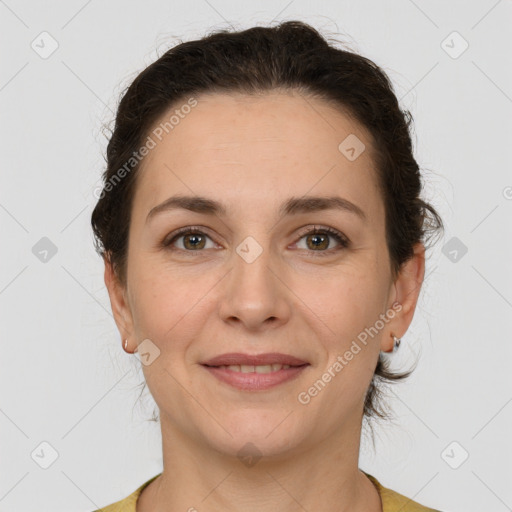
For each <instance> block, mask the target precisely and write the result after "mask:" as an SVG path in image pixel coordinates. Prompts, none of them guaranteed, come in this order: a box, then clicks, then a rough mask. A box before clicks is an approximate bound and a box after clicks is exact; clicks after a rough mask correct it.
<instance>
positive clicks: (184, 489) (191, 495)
mask: <svg viewBox="0 0 512 512" xmlns="http://www.w3.org/2000/svg"><path fill="white" fill-rule="evenodd" d="M161 421H162V448H163V455H164V469H163V472H162V474H161V475H160V476H159V477H158V478H157V479H155V480H154V481H153V482H151V484H149V485H148V487H146V488H145V489H144V491H143V492H142V494H141V495H140V497H139V500H138V502H137V512H160V511H163V510H186V511H190V512H195V511H200V512H217V511H220V510H222V511H223V512H235V511H239V510H241V509H242V510H248V511H253V510H254V511H258V512H275V510H276V508H277V505H278V508H279V510H280V511H282V512H297V511H298V510H305V511H312V510H322V511H324V512H348V511H350V512H363V511H364V512H382V504H381V500H380V496H379V493H378V491H377V489H376V488H375V487H374V486H373V484H372V483H371V482H370V480H369V479H368V478H367V477H366V475H364V474H363V473H362V472H361V471H360V470H359V468H358V459H359V445H360V433H361V425H360V423H359V425H357V424H356V425H355V426H354V425H353V426H352V428H350V426H347V425H345V426H344V428H343V429H340V431H337V432H335V433H333V434H332V435H331V436H327V437H325V438H324V440H323V441H322V442H321V443H315V444H314V446H313V447H310V448H309V449H304V450H302V451H301V452H300V453H298V452H297V451H294V452H293V454H291V453H290V454H288V455H282V454H281V455H279V456H265V457H261V458H260V459H257V458H255V459H252V460H250V459H244V460H241V459H240V458H239V457H236V456H227V455H225V454H221V453H219V452H218V451H215V450H213V449H212V448H211V447H210V446H208V445H205V444H201V443H200V442H197V441H195V440H194V441H192V440H191V438H190V437H189V436H187V435H186V434H185V433H183V432H181V431H180V430H178V429H176V428H174V427H173V426H172V424H171V423H170V422H169V421H168V418H167V419H166V418H165V417H163V416H162V418H161ZM244 461H245V462H244Z"/></svg>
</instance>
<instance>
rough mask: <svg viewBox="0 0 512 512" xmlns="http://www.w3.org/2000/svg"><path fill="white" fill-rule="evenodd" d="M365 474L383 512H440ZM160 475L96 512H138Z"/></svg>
mask: <svg viewBox="0 0 512 512" xmlns="http://www.w3.org/2000/svg"><path fill="white" fill-rule="evenodd" d="M363 473H364V474H365V475H366V476H367V477H368V478H369V479H370V481H371V482H372V483H373V485H375V487H376V488H377V490H378V491H379V494H380V498H381V501H382V510H383V512H440V511H439V510H434V509H433V508H428V507H424V506H423V505H420V504H419V503H417V502H415V501H412V500H411V499H409V498H407V497H405V496H403V495H402V494H399V493H397V492H395V491H392V490H391V489H387V488H386V487H382V485H381V484H380V483H379V481H378V480H377V479H376V478H375V477H373V476H372V475H369V474H368V473H365V472H364V471H363ZM160 475H161V473H159V474H158V475H156V476H154V477H153V478H151V479H150V480H148V481H147V482H146V483H144V484H142V485H141V486H140V487H139V488H138V489H137V490H136V491H134V492H133V493H132V494H130V495H129V496H128V497H126V498H125V499H124V500H121V501H116V502H115V503H112V505H108V506H107V507H103V508H100V509H98V510H95V511H94V512H136V509H135V504H136V503H137V498H138V497H139V495H140V493H141V492H142V490H143V489H144V487H146V486H147V485H149V484H150V483H151V482H152V481H153V480H154V479H155V478H157V477H159V476H160Z"/></svg>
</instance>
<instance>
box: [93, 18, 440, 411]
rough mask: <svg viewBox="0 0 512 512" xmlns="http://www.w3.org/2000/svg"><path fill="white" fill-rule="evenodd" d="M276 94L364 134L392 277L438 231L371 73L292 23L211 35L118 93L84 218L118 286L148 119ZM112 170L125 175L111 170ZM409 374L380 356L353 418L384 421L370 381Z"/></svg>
mask: <svg viewBox="0 0 512 512" xmlns="http://www.w3.org/2000/svg"><path fill="white" fill-rule="evenodd" d="M276 89H285V90H286V89H288V90H298V91H299V92H303V93H305V94H306V95H310V96H313V97H317V98H321V99H324V100H326V101H328V102H329V103H331V104H334V105H336V106H338V108H341V109H343V111H345V112H348V113H349V115H351V116H353V117H354V118H355V119H356V120H357V121H358V122H359V123H360V124H361V125H362V126H363V127H365V128H366V129H367V130H368V131H369V132H370V134H371V136H372V137H373V144H372V152H373V155H374V160H375V168H376V170H377V182H378V186H379V188H380V190H381V193H382V197H383V200H384V205H385V212H386V219H385V225H386V241H387V245H388V250H389V254H390V261H391V273H392V276H393V277H396V276H397V274H398V272H399V269H400V267H401V265H402V264H403V263H404V262H406V261H407V260H409V259H410V258H411V257H412V256H413V246H414V244H415V243H417V242H420V241H422V242H424V243H425V242H426V240H427V238H428V237H429V235H430V234H431V233H434V232H436V231H438V230H442V229H443V223H442V220H441V218H440V216H439V215H438V214H437V212H436V210H435V209H434V208H433V206H431V205H430V204H428V203H427V202H425V201H424V200H422V199H421V198H420V193H421V189H422V182H421V174H420V170H419V167H418V164H417V163H416V160H415V158H414V156H413V150H412V143H411V137H410V133H409V126H410V124H411V122H412V116H411V114H410V113H409V112H408V111H407V110H404V111H402V110H401V108H400V106H399V104H398V100H397V98H396V96H395V94H394V91H393V87H392V85H391V83H390V80H389V78H388V77H387V75H386V74H385V73H384V71H383V70H382V69H381V68H379V67H378V66H377V65H376V64H375V63H373V62H372V61H371V60H369V59H367V58H365V57H363V56H361V55H358V54H356V53H354V52H351V51H347V50H344V49H340V48H337V47H335V46H333V45H331V44H329V43H328V42H327V40H326V39H324V38H323V37H322V36H321V35H320V33H319V32H318V31H317V30H315V29H314V28H312V27H311V26H309V25H307V24H305V23H303V22H299V21H287V22H284V23H281V24H279V25H277V26H275V27H253V28H250V29H247V30H243V31H238V32H234V31H231V32H230V31H227V30H218V31H216V32H213V33H211V34H209V35H208V36H206V37H204V38H202V39H199V40H195V41H188V42H184V43H183V42H181V43H180V44H178V45H177V46H175V47H173V48H171V49H170V50H168V51H167V52H165V53H164V54H163V55H162V56H161V57H160V58H158V60H156V61H155V62H153V63H152V64H151V65H149V66H148V67H147V68H146V69H144V70H143V71H142V72H141V73H140V74H139V75H138V76H137V77H136V78H135V80H133V82H132V83H131V85H130V86H129V87H128V88H127V89H126V90H125V91H124V93H123V95H122V99H121V101H120V103H119V106H118V109H117V115H116V118H115V127H114V130H113V131H112V133H111V136H110V140H109V143H108V146H107V155H106V161H107V167H106V170H105V172H104V173H103V183H104V187H103V191H102V193H101V196H100V199H99V200H98V203H97V205H96V207H95V208H94V211H93V213H92V219H91V222H92V228H93V231H94V235H95V247H96V250H97V252H98V253H99V254H100V255H101V256H103V257H106V259H107V261H108V262H109V263H110V264H111V265H112V267H113V269H114V270H115V272H116V276H117V278H118V279H119V281H120V283H122V284H126V256H127V247H128V233H129V226H130V213H131V206H132V199H133V196H134V191H135V184H136V177H137V169H138V168H139V162H138V160H137V159H134V158H133V155H134V154H135V153H136V152H137V151H138V150H139V149H140V147H141V146H142V145H143V143H144V141H145V140H146V139H147V137H148V133H149V132H150V130H151V129H152V128H153V126H154V124H155V123H156V121H157V120H159V119H160V118H161V116H162V115H163V114H164V113H166V112H167V111H168V110H169V108H170V107H171V106H173V105H176V104H177V103H178V102H180V101H185V100H186V99H187V98H190V97H191V96H192V95H199V94H201V93H211V92H241V93H245V94H257V93H261V92H265V91H272V90H276ZM134 152H135V153H134ZM127 162H130V167H129V168H127ZM121 169H124V171H125V172H123V173H120V170H121ZM121 174H122V179H120V176H121ZM116 181H117V183H116ZM412 371H413V370H409V371H406V372H403V373H394V372H392V371H390V370H389V360H388V359H387V358H386V356H385V355H383V354H382V353H381V354H380V356H379V360H378V363H377V366H376V368H375V373H374V376H373V378H372V381H371V383H370V386H369V389H368V392H367V395H366V399H365V404H364V415H363V417H364V418H366V419H369V418H370V417H372V416H377V417H380V418H389V415H388V414H387V412H386V411H385V409H384V408H382V405H381V404H380V398H381V397H382V392H381V388H380V386H379V385H378V384H379V382H383V383H384V382H386V381H387V382H393V381H397V380H400V379H404V378H406V377H408V376H409V375H410V374H411V373H412Z"/></svg>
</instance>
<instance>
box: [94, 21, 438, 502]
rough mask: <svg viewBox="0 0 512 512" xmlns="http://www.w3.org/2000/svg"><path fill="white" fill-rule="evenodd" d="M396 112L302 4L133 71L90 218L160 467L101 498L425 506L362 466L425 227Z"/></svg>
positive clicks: (425, 209) (418, 275)
mask: <svg viewBox="0 0 512 512" xmlns="http://www.w3.org/2000/svg"><path fill="white" fill-rule="evenodd" d="M410 120H411V119H410V115H409V113H408V112H402V111H401V110H400V108H399V105H398V102H397V99H396V97H395V95H394V93H393V90H392V87H391V85H390V82H389V80H388V78H387V77H386V75H385V74H384V73H383V71H382V70H381V69H380V68H378V67H377V66H376V65H375V64H374V63H372V62H371V61H369V60H367V59H365V58H364V57H362V56H359V55H356V54H354V53H350V52H347V51H344V50H341V49H338V48H335V47H334V46H331V45H329V44H328V43H327V42H326V40H325V39H324V38H323V37H322V36H321V35H320V34H319V33H318V32H317V31H315V30H314V29H313V28H312V27H310V26H308V25H306V24H303V23H301V22H286V23H282V24H281V25H279V26H277V27H274V28H263V27H258V28H252V29H249V30H245V31H241V32H227V31H219V32H217V33H214V34H211V35H209V36H208V37H205V38H203V39H201V40H198V41H191V42H186V43H182V44H180V45H178V46H176V47H175V48H173V49H171V50H169V51H168V52H167V53H165V54H164V55H163V56H162V57H160V58H159V59H158V60H157V61H156V62H154V63H153V64H151V65H150V66H149V67H148V68H146V69H145V70H144V71H143V72H142V73H140V74H139V76H138V77H137V78H136V79H135V80H134V82H133V83H132V84H131V86H130V87H129V88H128V89H127V91H126V92H125V94H124V96H123V98H122V101H121V102H120V104H119V108H118V112H117V116H116V125H115V129H114V131H113V133H112V136H111V139H110V141H109V144H108V149H107V169H106V171H105V173H104V177H103V178H104V187H103V191H102V193H101V195H100V199H99V201H98V204H97V206H96V208H95V210H94V212H93V215H92V225H93V229H94V233H95V236H96V240H97V250H98V252H99V253H100V254H101V255H102V256H103V258H104V262H105V283H106V286H107V288H108V292H109V296H110V301H111V305H112V310H113V313H114V317H115V320H116V324H117V326H118V329H119V331H120V333H121V336H122V339H123V347H124V350H125V351H126V352H128V353H133V352H135V351H138V353H139V355H140V358H141V362H142V363H143V371H144V376H145V380H146V382H147V385H148V386H149V389H150V391H151V394H152V396H153V397H154V399H155V401H156V403H157V405H158V408H159V412H160V422H161V429H162V444H163V471H162V473H161V474H159V475H156V476H155V477H153V478H152V479H151V480H150V481H148V482H145V483H144V484H143V485H142V486H140V487H139V488H138V489H137V490H136V491H135V492H134V493H133V494H131V495H130V496H129V497H127V498H126V499H125V500H122V501H120V502H117V503H115V504H113V505H111V506H108V507H104V508H103V509H101V510H103V511H114V510H115V511H123V512H125V511H126V512H128V511H130V512H135V511H136V512H149V511H164V510H173V511H174V510H176V511H177V510H189V511H195V510H198V511H212V512H213V511H215V512H217V511H220V510H222V511H223V512H227V511H231V510H233V511H234V510H237V511H238V510H247V511H259V512H262V511H273V512H274V511H275V510H281V511H290V512H291V511H298V510H306V511H310V512H314V511H318V510H322V511H329V512H330V511H333V512H334V511H337V512H339V511H348V510H350V511H351V512H363V511H364V512H393V511H398V510H400V511H402V512H406V511H407V512H414V511H429V510H430V511H432V510H433V509H430V508H426V507H424V506H422V505H420V504H419V503H417V502H415V501H413V500H410V499H408V498H406V497H404V496H402V495H400V494H398V493H396V492H394V491H392V490H390V489H386V488H384V487H383V486H382V485H381V484H380V483H379V482H378V481H377V480H376V479H375V478H374V477H373V476H372V475H369V474H367V473H365V472H363V471H361V470H359V468H358V458H359V447H360V437H361V428H362V420H363V419H364V418H367V419H368V418H371V417H372V416H381V417H385V416H386V414H385V412H383V410H382V408H381V407H380V406H379V403H378V396H379V395H378V393H379V386H378V384H379V382H381V381H390V380H396V379H401V378H405V377H407V376H408V375H409V373H410V372H405V373H402V374H394V373H392V372H390V371H389V369H388V362H389V356H385V355H384V353H389V352H392V351H393V350H395V349H396V348H398V346H399V343H400V338H401V337H402V336H403V335H404V334H405V332H406V331H407V329H408V327H409V325H410V323H411V321H412V318H413V315H414V310H415V307H416V303H417V300H418V296H419V292H420V289H421V284H422V281H423V277H424V272H425V243H424V242H425V240H426V237H427V235H428V234H429V233H430V232H434V231H436V230H439V229H441V228H442V221H441V219H440V218H439V216H438V214H437V213H436V211H435V210H434V208H433V207H432V206H430V205H429V204H427V203H426V202H424V201H423V200H422V199H420V197H419V195H420V191H421V175H420V173H419V169H418V165H417V163H416V161H415V159H414V157H413V154H412V147H411V140H410V135H409V130H408V127H409V123H410Z"/></svg>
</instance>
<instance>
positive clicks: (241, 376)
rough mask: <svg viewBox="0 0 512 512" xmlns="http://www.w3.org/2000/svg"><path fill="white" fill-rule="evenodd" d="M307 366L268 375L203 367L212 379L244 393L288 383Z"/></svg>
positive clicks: (294, 367)
mask: <svg viewBox="0 0 512 512" xmlns="http://www.w3.org/2000/svg"><path fill="white" fill-rule="evenodd" d="M308 366H309V365H303V366H292V367H290V368H286V369H281V370H277V371H276V372H270V373H255V372H251V373H242V372H234V371H232V370H228V369H227V368H218V367H215V366H206V365H203V368H206V369H207V370H208V371H209V372H210V373H211V374H212V375H213V376H214V377H216V378H217V379H219V380H220V381H222V382H225V383H226V384H229V385H231V386H233V387H235V388H237V389H242V390H246V391H258V390H263V389H269V388H272V387H274V386H277V385H279V384H283V383H285V382H288V381H290V380H291V379H294V378H296V377H297V376H298V375H300V374H301V373H302V372H303V371H304V370H305V369H306V368H307V367H308Z"/></svg>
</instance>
